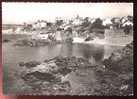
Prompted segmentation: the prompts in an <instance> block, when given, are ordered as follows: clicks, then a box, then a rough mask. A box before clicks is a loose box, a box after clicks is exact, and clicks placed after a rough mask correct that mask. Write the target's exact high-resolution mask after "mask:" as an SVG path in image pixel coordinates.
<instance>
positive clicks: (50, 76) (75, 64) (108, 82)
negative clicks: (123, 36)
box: [19, 42, 133, 96]
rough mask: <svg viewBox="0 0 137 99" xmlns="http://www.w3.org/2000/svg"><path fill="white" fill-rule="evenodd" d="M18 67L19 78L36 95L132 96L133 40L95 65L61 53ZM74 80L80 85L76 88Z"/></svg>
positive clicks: (21, 64) (21, 63)
mask: <svg viewBox="0 0 137 99" xmlns="http://www.w3.org/2000/svg"><path fill="white" fill-rule="evenodd" d="M19 66H20V68H21V70H22V72H21V73H20V78H21V79H23V81H24V82H25V83H26V84H27V85H28V86H30V89H32V90H33V91H34V93H36V94H44V95H99V96H102V95H105V96H112V95H116V96H127V95H128V96H129V95H133V42H132V43H130V44H128V45H127V46H126V47H124V48H123V49H122V50H119V51H116V52H114V53H112V55H111V56H110V57H109V58H108V59H105V60H104V61H103V62H102V65H92V64H91V63H90V62H89V61H88V60H87V59H84V58H78V57H73V56H72V57H61V56H58V57H55V58H53V59H49V60H45V61H44V62H36V61H31V62H27V63H24V62H20V63H19ZM92 72H94V73H92ZM70 74H71V76H70ZM68 75H69V76H68ZM93 75H95V77H93V78H94V79H93V78H92V76H93ZM74 76H75V78H73V77H74ZM68 79H69V80H68ZM70 79H71V80H70ZM76 79H77V80H78V81H79V82H80V81H81V82H83V85H82V86H81V84H79V82H77V81H76ZM73 80H74V81H73ZM74 82H75V83H76V82H77V83H76V85H79V87H77V88H75V90H74V88H73V86H74V85H75V83H74ZM85 82H86V83H87V82H88V84H84V83H85Z"/></svg>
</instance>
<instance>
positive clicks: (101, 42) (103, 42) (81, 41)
mask: <svg viewBox="0 0 137 99" xmlns="http://www.w3.org/2000/svg"><path fill="white" fill-rule="evenodd" d="M4 35H24V36H32V35H33V33H3V34H2V36H4ZM121 38H122V37H119V38H112V39H110V38H109V40H110V41H109V40H108V39H99V38H98V37H95V38H94V40H90V41H85V40H84V38H80V37H74V38H73V41H72V43H73V44H98V45H109V46H123V47H124V46H126V45H127V44H128V43H130V42H132V41H133V39H132V40H127V41H126V42H124V41H121V42H117V41H118V40H119V39H121ZM125 38H126V39H128V37H124V39H125ZM130 38H131V37H130ZM132 38H133V37H132ZM111 40H112V41H113V42H112V41H111ZM122 40H123V39H122Z"/></svg>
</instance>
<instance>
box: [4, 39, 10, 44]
mask: <svg viewBox="0 0 137 99" xmlns="http://www.w3.org/2000/svg"><path fill="white" fill-rule="evenodd" d="M10 41H11V40H8V39H4V40H2V42H4V43H8V42H10Z"/></svg>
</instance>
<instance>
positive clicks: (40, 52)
mask: <svg viewBox="0 0 137 99" xmlns="http://www.w3.org/2000/svg"><path fill="white" fill-rule="evenodd" d="M2 47H3V48H2V49H3V51H2V54H3V62H4V65H6V64H7V65H11V64H14V65H15V64H17V63H18V62H21V61H31V60H38V61H43V60H45V59H49V58H54V57H56V56H76V57H84V58H87V59H92V60H95V61H97V62H98V61H101V60H102V59H104V58H106V57H108V56H109V55H110V54H111V53H112V52H113V51H114V50H117V49H119V48H120V47H114V46H103V45H94V44H57V45H52V44H51V45H47V46H44V47H19V46H13V44H12V43H4V44H3V45H2Z"/></svg>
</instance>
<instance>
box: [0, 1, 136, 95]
mask: <svg viewBox="0 0 137 99" xmlns="http://www.w3.org/2000/svg"><path fill="white" fill-rule="evenodd" d="M133 34H134V31H133V3H130V2H129V3H120V2H115V3H99V2H98V3H92V2H89V3H57V2H56V3H51V2H50V3H48V2H47V3H44V2H42V3H41V2H2V68H3V70H2V71H3V93H4V94H6V95H47V96H49V95H63V96H64V95H70V96H72V95H78V96H79V95H80V96H89V95H90V96H133V95H134V92H133V88H134V86H133V80H134V79H133V76H134V75H133V71H134V68H133V45H134V44H133Z"/></svg>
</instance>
